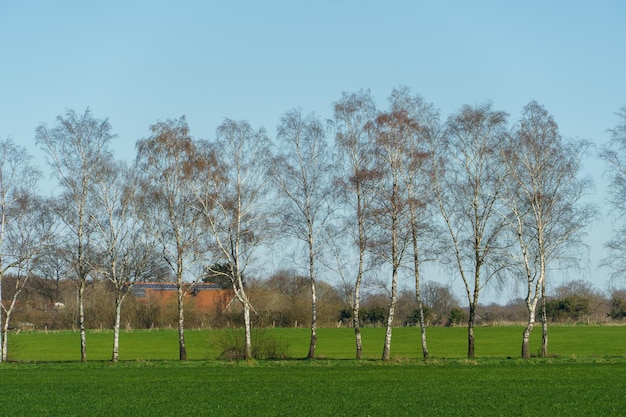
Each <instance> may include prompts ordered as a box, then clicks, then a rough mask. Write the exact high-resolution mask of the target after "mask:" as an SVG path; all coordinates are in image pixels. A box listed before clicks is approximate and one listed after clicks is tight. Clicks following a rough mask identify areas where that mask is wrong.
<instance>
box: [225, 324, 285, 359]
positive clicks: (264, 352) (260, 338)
mask: <svg viewBox="0 0 626 417" xmlns="http://www.w3.org/2000/svg"><path fill="white" fill-rule="evenodd" d="M215 343H216V344H217V346H218V348H219V351H220V354H219V356H218V357H219V359H225V360H231V361H234V360H242V359H245V358H246V355H245V352H244V346H245V334H244V331H243V330H242V329H225V330H223V331H221V332H219V335H218V337H217V340H216V341H215ZM252 357H253V358H254V359H286V358H287V357H289V349H288V345H287V343H286V342H284V341H279V340H276V339H274V338H272V337H271V336H268V335H267V334H266V333H265V331H264V330H262V329H255V330H253V331H252Z"/></svg>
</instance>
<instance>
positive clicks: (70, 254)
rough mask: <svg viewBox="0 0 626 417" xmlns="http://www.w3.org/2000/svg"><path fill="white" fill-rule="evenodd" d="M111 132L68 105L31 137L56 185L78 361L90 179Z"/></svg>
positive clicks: (104, 156)
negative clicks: (73, 297)
mask: <svg viewBox="0 0 626 417" xmlns="http://www.w3.org/2000/svg"><path fill="white" fill-rule="evenodd" d="M114 137H115V136H114V135H113V134H112V133H111V125H110V124H109V122H108V120H106V119H105V120H99V119H96V118H94V117H93V116H92V114H91V111H90V110H89V109H87V110H85V112H84V113H83V114H82V115H78V114H76V113H75V112H74V111H72V110H70V111H68V112H67V113H66V115H65V117H62V116H58V117H57V124H56V126H55V127H53V128H51V129H48V127H47V126H46V125H45V124H41V125H40V126H39V127H38V128H37V136H36V142H37V144H38V145H39V146H40V147H41V148H42V149H43V151H44V152H45V153H46V154H47V157H48V163H49V164H50V166H51V167H52V168H53V170H54V171H55V177H56V179H57V181H58V183H59V185H60V187H61V196H60V200H61V201H62V203H61V204H60V207H59V210H58V214H59V216H60V217H61V219H62V221H63V223H64V224H65V226H66V230H67V233H68V245H70V250H68V251H67V252H64V253H65V256H66V261H67V263H68V264H69V265H71V268H72V273H73V275H74V277H75V279H76V281H77V284H78V310H79V312H78V322H79V323H78V324H79V330H80V352H81V353H80V360H81V362H86V361H87V338H86V332H85V305H84V298H85V287H86V285H87V279H88V278H89V274H90V273H91V272H92V264H93V263H92V260H91V258H90V257H91V256H92V254H93V248H92V247H91V245H90V244H89V240H90V236H91V234H92V233H93V228H92V225H90V214H91V213H89V207H90V201H92V199H93V192H92V191H93V184H94V181H95V180H96V179H97V178H98V177H99V176H100V175H101V171H102V167H103V166H104V165H105V163H106V162H107V161H108V160H109V159H110V158H111V153H110V150H109V145H110V143H111V141H112V140H113V138H114Z"/></svg>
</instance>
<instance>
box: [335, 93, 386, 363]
mask: <svg viewBox="0 0 626 417" xmlns="http://www.w3.org/2000/svg"><path fill="white" fill-rule="evenodd" d="M375 117H376V106H375V104H374V100H373V99H372V97H371V96H370V93H369V91H359V92H357V93H351V94H347V93H344V94H343V95H342V97H341V99H340V100H339V101H338V102H336V103H335V105H334V127H335V129H336V140H335V143H336V148H337V150H338V153H339V158H340V160H341V162H342V163H341V164H340V165H339V167H340V169H341V173H340V175H339V178H338V180H337V181H336V183H337V185H338V186H339V188H340V189H341V190H342V191H343V195H344V197H345V202H346V203H347V206H348V207H349V212H348V214H347V216H346V218H347V220H348V221H347V225H346V226H345V228H344V227H342V230H347V231H348V233H347V234H348V235H349V236H350V237H351V238H352V240H353V242H354V244H355V245H356V247H357V250H358V257H357V268H356V273H355V274H354V278H352V277H351V272H350V271H352V270H355V268H353V267H352V266H351V265H350V266H348V267H344V265H343V260H344V259H346V258H347V257H348V256H347V255H346V253H345V250H344V248H343V247H342V246H343V245H341V244H340V245H338V250H337V251H336V254H337V256H336V259H337V260H338V261H339V262H338V268H337V269H338V272H339V273H340V275H341V276H342V277H344V282H346V283H347V284H349V286H350V288H351V290H350V297H349V299H350V306H351V308H352V326H353V327H354V334H355V342H356V358H357V359H361V358H362V357H363V342H362V337H361V326H360V319H359V310H360V303H361V284H362V282H363V276H364V274H365V272H366V263H367V245H368V244H367V241H368V221H367V219H368V217H369V210H370V200H371V198H372V196H373V193H371V192H370V191H371V186H372V178H373V172H374V171H373V148H374V143H375V141H374V135H373V134H372V129H370V128H369V126H370V125H371V123H372V122H373V121H374V119H375ZM348 247H350V248H351V247H353V246H352V245H348ZM344 271H348V272H344ZM346 275H350V278H347V279H346V278H345V277H346Z"/></svg>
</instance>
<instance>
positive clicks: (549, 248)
mask: <svg viewBox="0 0 626 417" xmlns="http://www.w3.org/2000/svg"><path fill="white" fill-rule="evenodd" d="M588 147H589V144H587V143H585V142H568V141H566V140H564V139H563V138H562V137H561V135H560V134H559V130H558V125H557V123H556V122H555V121H554V119H553V117H552V116H551V115H550V114H549V113H548V112H547V111H546V110H545V108H543V107H542V106H541V105H539V104H538V103H537V102H535V101H531V102H530V103H528V105H526V106H525V107H524V110H523V113H522V118H521V120H520V122H519V124H518V126H517V127H516V129H514V131H513V135H512V136H511V138H510V141H509V143H508V146H507V147H506V148H505V149H504V151H503V157H504V163H505V164H506V167H507V175H506V179H507V181H506V182H505V184H506V185H507V187H506V195H507V204H508V206H509V208H510V210H511V212H512V214H513V221H512V224H513V225H514V234H515V235H516V237H517V241H518V243H519V248H520V254H521V256H520V261H521V262H520V265H521V266H522V268H521V269H522V270H523V273H524V276H525V284H526V285H525V287H526V296H525V304H526V310H527V313H528V315H527V322H526V327H525V328H524V331H523V334H522V357H523V358H529V357H530V350H529V341H530V334H531V332H532V329H533V326H534V322H535V318H536V308H537V303H538V301H539V300H541V307H542V308H541V313H542V314H541V323H542V343H541V355H542V356H544V357H545V356H546V355H547V354H548V322H547V317H546V309H545V305H546V278H547V274H548V271H549V269H550V267H551V266H554V265H555V264H556V263H557V262H559V263H560V265H559V266H561V267H563V266H564V264H567V263H568V262H567V261H569V263H570V265H571V263H572V261H573V260H574V259H575V258H574V257H573V256H572V255H574V254H575V252H573V250H574V249H576V248H577V247H580V246H581V245H582V237H583V236H584V233H583V228H584V227H585V226H586V225H587V224H588V223H589V222H590V220H591V219H592V216H593V210H592V209H591V208H590V207H589V206H587V205H585V204H583V203H582V202H581V199H582V198H583V196H584V195H585V194H586V193H587V192H588V191H589V190H590V186H591V182H590V181H589V179H579V178H578V175H579V174H580V169H581V159H582V157H583V155H584V154H585V152H586V149H587V148H588Z"/></svg>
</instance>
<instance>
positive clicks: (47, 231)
mask: <svg viewBox="0 0 626 417" xmlns="http://www.w3.org/2000/svg"><path fill="white" fill-rule="evenodd" d="M14 203H15V205H16V206H17V207H14V209H16V208H19V210H11V211H13V213H11V216H10V217H11V223H12V224H11V225H10V226H8V227H6V228H3V232H2V234H3V239H2V241H3V242H2V243H3V248H10V258H11V260H12V261H13V262H12V264H13V265H12V267H11V271H12V273H13V276H14V278H15V286H14V288H13V289H12V290H13V291H12V292H13V296H12V297H11V298H10V299H9V300H5V301H3V302H2V313H4V321H3V322H2V336H3V337H2V361H6V360H7V359H8V347H9V345H8V340H9V332H8V330H9V326H10V322H11V316H12V314H13V312H14V311H15V307H16V305H17V300H18V298H19V297H20V294H21V293H22V290H23V289H24V288H25V286H26V285H27V284H28V279H29V278H30V277H31V275H32V273H33V269H34V266H35V264H36V261H37V258H38V257H39V256H40V255H41V254H42V253H44V251H45V250H46V249H47V248H48V247H49V245H50V244H51V243H52V241H53V237H54V235H55V233H56V232H57V230H56V224H57V216H56V215H55V214H54V213H53V212H52V210H51V209H50V207H49V206H48V202H47V201H45V200H43V199H41V198H39V197H37V196H35V195H33V194H26V193H24V190H22V192H21V193H20V196H19V197H18V199H17V200H16V201H15V202H14ZM16 211H17V212H16ZM3 274H4V272H3ZM0 295H1V293H0Z"/></svg>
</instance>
